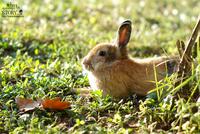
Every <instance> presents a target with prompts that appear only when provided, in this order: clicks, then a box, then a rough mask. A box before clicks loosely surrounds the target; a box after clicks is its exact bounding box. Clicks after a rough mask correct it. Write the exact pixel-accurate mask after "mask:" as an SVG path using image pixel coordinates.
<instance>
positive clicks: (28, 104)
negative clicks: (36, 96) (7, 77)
mask: <svg viewBox="0 0 200 134" xmlns="http://www.w3.org/2000/svg"><path fill="white" fill-rule="evenodd" d="M15 102H16V104H17V105H18V107H19V110H20V111H21V112H27V111H32V110H34V109H36V108H39V109H42V110H43V109H52V110H64V109H66V108H69V107H70V103H69V102H66V101H65V102H62V101H61V99H60V98H55V99H52V100H50V99H45V100H36V101H34V100H32V99H26V98H20V97H17V98H16V99H15Z"/></svg>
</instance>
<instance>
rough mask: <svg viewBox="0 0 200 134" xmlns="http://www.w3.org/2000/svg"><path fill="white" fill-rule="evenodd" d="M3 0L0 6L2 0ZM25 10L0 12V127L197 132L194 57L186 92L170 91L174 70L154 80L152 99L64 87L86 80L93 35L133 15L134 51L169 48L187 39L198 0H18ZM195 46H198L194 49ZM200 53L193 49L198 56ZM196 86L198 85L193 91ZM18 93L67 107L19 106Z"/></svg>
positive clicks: (105, 34) (101, 35)
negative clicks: (68, 104) (24, 108)
mask: <svg viewBox="0 0 200 134" xmlns="http://www.w3.org/2000/svg"><path fill="white" fill-rule="evenodd" d="M6 3H7V1H6V0H3V1H2V2H1V3H0V7H1V8H2V7H5V6H6ZM17 4H18V6H20V7H21V8H22V9H23V13H24V17H19V18H18V17H16V18H15V17H1V18H0V23H1V25H0V91H1V94H0V117H1V118H0V133H132V132H137V133H151V132H155V133H169V132H173V133H176V132H183V133H198V132H200V127H199V126H200V113H199V106H200V104H199V103H197V101H196V100H195V99H194V98H195V97H194V96H195V95H196V94H197V95H199V90H200V89H199V88H200V86H199V71H200V68H199V65H198V66H196V67H194V68H193V74H192V76H191V77H189V78H188V79H187V80H186V81H185V83H189V85H190V88H189V89H185V90H187V91H190V93H189V94H188V96H189V97H188V98H186V99H184V98H181V97H180V98H174V93H175V92H176V91H179V90H180V88H181V87H182V86H183V84H184V83H183V84H181V85H179V86H178V87H174V86H173V83H174V79H175V78H174V77H175V75H176V74H174V75H172V76H170V77H167V78H166V79H165V80H163V81H162V82H158V83H157V85H159V86H158V88H157V89H156V90H157V92H159V100H157V99H153V96H155V94H154V95H153V94H150V95H149V98H147V99H138V98H137V97H136V96H134V95H133V96H132V97H130V98H127V99H125V100H113V99H112V98H110V97H109V96H108V97H106V98H103V97H102V94H101V92H100V91H94V92H92V95H91V97H90V98H87V97H82V96H81V95H79V94H74V93H72V92H71V90H72V89H74V88H83V87H87V86H89V82H88V78H87V76H86V75H85V74H84V73H82V67H81V64H80V62H81V59H82V58H83V57H84V56H85V55H86V54H87V52H88V51H89V50H90V49H91V48H92V47H93V46H94V45H95V44H97V43H99V42H108V41H111V40H112V39H114V38H115V35H116V30H117V27H118V25H119V24H120V23H121V22H122V21H123V20H124V19H126V18H129V19H131V20H132V21H133V33H132V38H131V41H130V43H129V52H130V55H131V56H133V57H150V56H153V55H166V54H167V55H176V54H177V50H176V49H175V42H176V40H177V39H182V40H185V41H186V40H188V37H189V36H190V34H191V32H192V28H193V27H194V25H195V23H196V21H197V18H198V15H199V12H200V9H199V7H200V2H199V1H198V0H190V1H187V0H182V1H174V0H168V1H166V0H165V1H162V2H161V1H158V0H151V1H140V0H134V1H128V0H125V1H123V2H122V1H118V0H116V1H106V2H100V1H92V0H86V1H84V2H83V1H72V0H67V1H65V2H64V1H53V0H45V1H40V0H34V1H22V0H19V1H17ZM198 52H199V51H198ZM199 59H200V54H199V55H198V57H197V60H198V63H200V60H199ZM195 91H197V93H195ZM17 96H21V97H25V98H31V99H37V98H47V97H48V98H55V97H61V98H63V100H66V101H69V102H71V104H72V106H71V109H68V110H64V111H48V110H47V111H41V110H39V109H37V110H35V111H33V112H28V113H24V114H19V110H18V107H17V105H16V103H15V98H16V97H17Z"/></svg>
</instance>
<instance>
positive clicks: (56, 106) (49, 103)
mask: <svg viewBox="0 0 200 134" xmlns="http://www.w3.org/2000/svg"><path fill="white" fill-rule="evenodd" d="M42 106H43V108H44V109H46V108H48V109H53V110H64V109H66V108H69V107H70V103H69V102H66V101H65V102H61V101H60V98H55V99H53V100H50V99H46V100H43V101H42Z"/></svg>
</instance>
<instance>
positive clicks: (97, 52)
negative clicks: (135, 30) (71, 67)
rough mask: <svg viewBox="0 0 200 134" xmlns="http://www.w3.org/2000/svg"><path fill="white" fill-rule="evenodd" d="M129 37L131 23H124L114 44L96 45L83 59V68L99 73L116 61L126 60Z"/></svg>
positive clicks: (127, 21)
mask: <svg viewBox="0 0 200 134" xmlns="http://www.w3.org/2000/svg"><path fill="white" fill-rule="evenodd" d="M130 36H131V21H130V20H126V21H124V22H123V23H122V24H121V25H120V27H119V29H118V32H117V40H116V42H114V43H101V44H98V45H96V46H95V47H94V48H93V49H92V50H91V51H90V52H89V53H88V54H87V56H85V57H84V59H83V62H82V64H83V67H84V68H85V69H86V70H88V71H91V72H96V71H101V70H103V69H105V68H107V67H109V66H110V65H112V63H114V62H116V61H117V60H123V59H127V58H128V54H127V49H126V46H127V44H128V42H129V40H130Z"/></svg>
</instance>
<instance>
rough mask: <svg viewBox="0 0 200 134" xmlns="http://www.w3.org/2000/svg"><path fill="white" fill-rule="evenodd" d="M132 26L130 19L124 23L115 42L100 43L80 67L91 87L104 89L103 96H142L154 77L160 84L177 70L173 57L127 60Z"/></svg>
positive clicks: (175, 60)
mask: <svg viewBox="0 0 200 134" xmlns="http://www.w3.org/2000/svg"><path fill="white" fill-rule="evenodd" d="M131 25H132V22H131V21H130V20H126V21H124V22H123V23H122V24H121V25H120V27H119V29H118V33H117V40H116V41H115V42H114V43H100V44H98V45H96V46H95V47H94V48H93V49H92V50H91V51H90V52H89V53H88V54H87V55H86V56H85V57H84V58H83V61H82V66H83V68H84V69H85V70H86V71H87V73H88V78H89V83H90V86H91V88H92V89H101V90H103V95H108V94H109V95H110V96H112V97H114V98H124V97H127V96H129V95H131V94H137V95H139V96H145V95H147V93H148V92H149V91H150V90H151V89H153V88H155V83H154V82H153V81H155V78H156V79H157V80H158V81H159V80H161V79H163V78H164V77H166V75H167V74H171V73H173V72H174V71H175V70H176V63H177V58H176V57H157V58H146V59H134V58H130V57H129V55H128V52H127V44H128V42H129V40H130V37H131V30H132V28H131ZM155 72H156V73H155ZM155 74H156V76H155Z"/></svg>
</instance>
